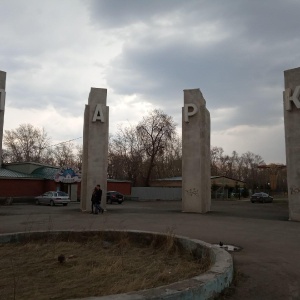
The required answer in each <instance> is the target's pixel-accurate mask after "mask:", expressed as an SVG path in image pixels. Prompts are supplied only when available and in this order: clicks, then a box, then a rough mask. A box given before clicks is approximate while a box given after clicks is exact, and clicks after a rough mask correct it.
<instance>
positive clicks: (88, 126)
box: [80, 88, 109, 212]
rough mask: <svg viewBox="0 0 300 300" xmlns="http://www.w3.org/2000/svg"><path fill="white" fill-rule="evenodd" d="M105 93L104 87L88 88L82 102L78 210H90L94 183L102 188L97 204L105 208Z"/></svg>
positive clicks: (106, 111)
mask: <svg viewBox="0 0 300 300" xmlns="http://www.w3.org/2000/svg"><path fill="white" fill-rule="evenodd" d="M106 96H107V90H106V89H100V88H91V91H90V94H89V99H88V104H87V105H86V106H85V111H84V125H83V159H82V178H81V200H80V207H81V210H82V211H88V212H89V211H91V197H92V192H93V190H94V188H95V186H96V185H97V184H100V186H101V189H102V202H101V206H102V208H103V209H106V191H107V165H108V160H107V159H108V128H109V107H108V106H106Z"/></svg>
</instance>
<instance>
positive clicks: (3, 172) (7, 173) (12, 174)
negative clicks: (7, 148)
mask: <svg viewBox="0 0 300 300" xmlns="http://www.w3.org/2000/svg"><path fill="white" fill-rule="evenodd" d="M0 177H3V178H35V176H32V175H31V174H25V173H21V172H16V171H12V170H8V169H3V168H0Z"/></svg>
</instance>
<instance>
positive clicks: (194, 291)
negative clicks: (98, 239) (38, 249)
mask: <svg viewBox="0 0 300 300" xmlns="http://www.w3.org/2000/svg"><path fill="white" fill-rule="evenodd" d="M97 233H101V234H102V235H104V237H105V238H108V239H111V238H112V237H113V236H115V235H116V234H124V233H126V235H127V236H128V237H129V238H130V239H131V240H134V241H143V240H144V241H150V240H151V239H152V240H153V238H154V237H155V238H157V237H167V236H170V235H168V234H161V233H157V232H145V231H134V230H130V231H115V230H105V231H101V232H99V231H47V232H18V233H13V234H1V235H0V243H1V244H3V243H14V242H21V241H23V240H25V239H28V238H30V239H40V238H43V237H45V235H46V236H55V235H62V237H64V236H65V237H66V238H68V237H70V236H71V237H75V236H76V235H78V234H81V235H82V234H84V235H85V236H86V237H88V236H89V235H94V234H97ZM172 238H174V239H175V241H176V243H178V245H180V246H182V247H183V248H184V249H185V250H186V251H189V252H192V253H193V254H194V255H195V256H197V255H199V256H201V255H203V254H204V253H205V255H208V256H209V258H210V260H211V267H210V268H209V269H208V270H207V271H206V272H205V273H202V274H200V275H199V276H195V277H192V278H190V279H186V280H183V281H179V282H175V283H172V284H169V285H164V286H160V287H157V288H153V289H147V290H141V291H137V292H130V293H126V294H117V295H109V296H102V297H86V298H80V299H81V300H146V299H152V300H154V299H174V300H179V299H180V300H190V299H200V300H205V299H213V298H214V297H215V296H217V295H218V294H219V293H221V292H222V291H223V290H224V289H225V288H226V287H228V286H229V285H230V283H231V281H232V278H233V261H232V257H231V255H230V254H229V253H228V252H227V251H225V250H223V249H220V248H218V247H216V246H213V245H211V244H208V243H205V242H203V241H200V240H195V239H189V238H186V237H183V236H178V235H172ZM77 300H79V298H77Z"/></svg>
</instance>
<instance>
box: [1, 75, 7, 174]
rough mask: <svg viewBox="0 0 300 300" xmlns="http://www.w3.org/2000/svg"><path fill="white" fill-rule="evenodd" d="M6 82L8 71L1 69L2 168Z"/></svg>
mask: <svg viewBox="0 0 300 300" xmlns="http://www.w3.org/2000/svg"><path fill="white" fill-rule="evenodd" d="M5 83H6V73H5V72H3V71H0V168H1V165H2V140H3V127H4V109H5Z"/></svg>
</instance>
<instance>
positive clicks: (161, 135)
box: [137, 109, 176, 186]
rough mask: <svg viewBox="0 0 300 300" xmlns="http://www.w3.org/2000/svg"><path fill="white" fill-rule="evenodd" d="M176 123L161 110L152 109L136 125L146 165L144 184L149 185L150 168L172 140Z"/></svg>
mask: <svg viewBox="0 0 300 300" xmlns="http://www.w3.org/2000/svg"><path fill="white" fill-rule="evenodd" d="M175 129H176V125H175V123H174V121H173V119H172V117H170V116H168V115H166V114H165V113H163V112H162V111H161V110H157V109H155V110H153V111H152V112H151V113H150V114H149V115H148V116H146V117H144V118H143V120H142V121H141V122H140V123H139V124H138V125H137V135H138V140H139V142H140V144H141V146H142V151H143V153H144V154H145V156H146V158H147V161H148V166H147V171H146V177H145V180H144V184H145V185H146V186H149V182H150V178H151V173H152V170H153V168H154V166H155V162H156V160H157V158H158V157H159V156H161V155H163V154H164V153H165V151H166V149H167V148H168V145H169V144H170V143H172V142H173V138H174V136H175V133H176V131H175Z"/></svg>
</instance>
